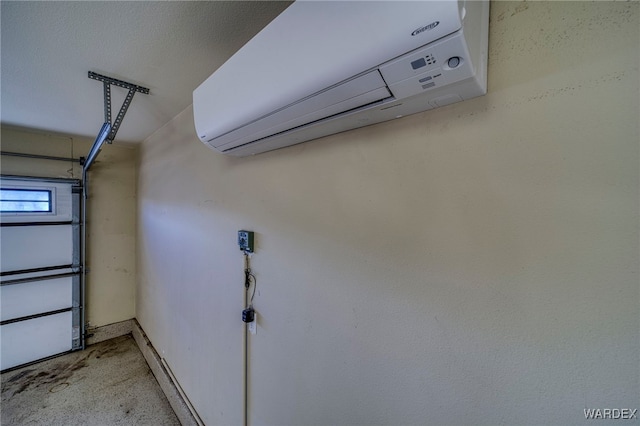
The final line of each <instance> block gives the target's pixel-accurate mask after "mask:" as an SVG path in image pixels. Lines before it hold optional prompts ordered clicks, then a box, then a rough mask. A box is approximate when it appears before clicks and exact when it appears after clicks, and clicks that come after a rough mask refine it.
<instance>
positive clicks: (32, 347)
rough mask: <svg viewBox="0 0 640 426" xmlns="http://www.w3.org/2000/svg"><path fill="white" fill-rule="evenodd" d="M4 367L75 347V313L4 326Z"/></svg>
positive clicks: (0, 331)
mask: <svg viewBox="0 0 640 426" xmlns="http://www.w3.org/2000/svg"><path fill="white" fill-rule="evenodd" d="M0 338H1V339H2V346H1V347H0V354H1V356H0V364H1V367H0V369H1V370H5V369H7V368H11V367H15V366H17V365H20V364H25V363H27V362H31V361H36V360H39V359H42V358H46V357H48V356H52V355H56V354H59V353H61V352H66V351H70V350H71V312H63V313H60V314H56V315H49V316H46V317H40V318H35V319H30V320H28V321H20V322H15V323H11V324H5V325H3V326H2V327H0Z"/></svg>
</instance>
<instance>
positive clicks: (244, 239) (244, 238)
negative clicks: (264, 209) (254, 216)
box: [238, 231, 253, 253]
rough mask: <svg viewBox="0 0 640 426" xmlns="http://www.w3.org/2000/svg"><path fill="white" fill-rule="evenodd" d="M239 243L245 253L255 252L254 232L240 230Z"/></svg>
mask: <svg viewBox="0 0 640 426" xmlns="http://www.w3.org/2000/svg"><path fill="white" fill-rule="evenodd" d="M238 245H239V246H240V250H242V251H244V252H245V253H253V232H252V231H238Z"/></svg>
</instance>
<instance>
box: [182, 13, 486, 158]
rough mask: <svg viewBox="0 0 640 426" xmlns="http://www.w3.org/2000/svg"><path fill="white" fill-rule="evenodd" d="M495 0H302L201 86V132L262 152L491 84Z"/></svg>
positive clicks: (209, 139) (231, 146) (196, 107)
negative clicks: (489, 52)
mask: <svg viewBox="0 0 640 426" xmlns="http://www.w3.org/2000/svg"><path fill="white" fill-rule="evenodd" d="M488 27H489V1H488V0H482V1H477V0H468V1H457V0H450V1H390V0H387V1H317V0H314V1H303V0H298V1H296V2H295V3H293V4H292V5H291V6H289V7H288V8H287V9H286V10H285V11H284V12H283V13H282V14H280V15H279V16H278V17H277V18H276V19H274V20H273V21H272V22H271V23H270V24H269V25H267V26H266V27H265V28H264V29H263V30H262V31H260V32H259V33H258V34H257V35H256V36H255V37H254V38H253V39H251V40H250V41H249V42H248V43H247V44H246V45H245V46H244V47H242V48H241V49H240V50H239V51H238V52H237V53H236V54H235V55H233V56H232V57H231V58H230V59H229V60H228V61H227V62H225V63H224V64H223V65H222V66H221V67H220V68H219V69H218V70H217V71H215V72H214V73H213V74H212V75H211V76H210V77H209V78H208V79H207V80H205V82H204V83H202V84H201V85H200V86H199V87H198V88H197V89H196V90H195V91H194V92H193V113H194V120H195V127H196V131H197V133H198V136H199V138H200V139H201V140H202V141H203V142H204V143H205V144H207V145H208V146H210V147H211V148H213V149H215V150H216V151H220V152H223V153H225V154H230V155H235V156H245V155H252V154H258V153H261V152H265V151H271V150H274V149H278V148H282V147H285V146H289V145H294V144H297V143H300V142H305V141H308V140H311V139H316V138H319V137H322V136H327V135H330V134H333V133H338V132H342V131H345V130H349V129H354V128H357V127H363V126H367V125H370V124H374V123H379V122H382V121H386V120H391V119H394V118H399V117H402V116H405V115H408V114H413V113H416V112H420V111H426V110H429V109H432V108H437V107H440V106H444V105H448V104H451V103H454V102H458V101H462V100H466V99H470V98H474V97H476V96H481V95H484V94H485V93H486V88H487V78H486V72H487V46H488Z"/></svg>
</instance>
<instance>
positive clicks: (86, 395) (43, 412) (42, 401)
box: [0, 336, 180, 426]
mask: <svg viewBox="0 0 640 426" xmlns="http://www.w3.org/2000/svg"><path fill="white" fill-rule="evenodd" d="M0 381H1V383H2V400H1V405H0V424H2V425H3V426H5V425H47V426H55V425H64V426H70V425H91V426H110V425H180V422H179V421H178V418H177V417H176V415H175V414H174V412H173V410H172V409H171V406H170V405H169V402H168V401H167V399H166V397H165V396H164V394H163V393H162V390H161V389H160V386H159V385H158V382H157V381H156V379H155V377H154V376H153V374H152V373H151V370H150V369H149V366H148V365H147V363H146V361H145V359H144V357H143V356H142V353H141V352H140V350H139V349H138V346H137V345H136V342H135V341H134V340H133V338H132V337H131V336H122V337H118V338H115V339H111V340H107V341H105V342H101V343H97V344H95V345H92V346H89V347H88V348H87V349H85V350H83V351H78V352H72V353H70V354H66V355H63V356H60V357H57V358H53V359H50V360H48V361H43V362H40V363H37V364H34V365H30V366H26V367H22V368H20V369H17V370H13V371H10V372H8V373H4V374H2V375H0Z"/></svg>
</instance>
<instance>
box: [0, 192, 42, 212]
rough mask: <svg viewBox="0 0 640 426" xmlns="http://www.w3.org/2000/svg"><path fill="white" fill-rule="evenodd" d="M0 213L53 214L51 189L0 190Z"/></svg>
mask: <svg viewBox="0 0 640 426" xmlns="http://www.w3.org/2000/svg"><path fill="white" fill-rule="evenodd" d="M0 212H2V213H9V214H11V213H14V214H20V213H45V214H46V213H53V191H52V190H51V189H25V188H2V189H0Z"/></svg>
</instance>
